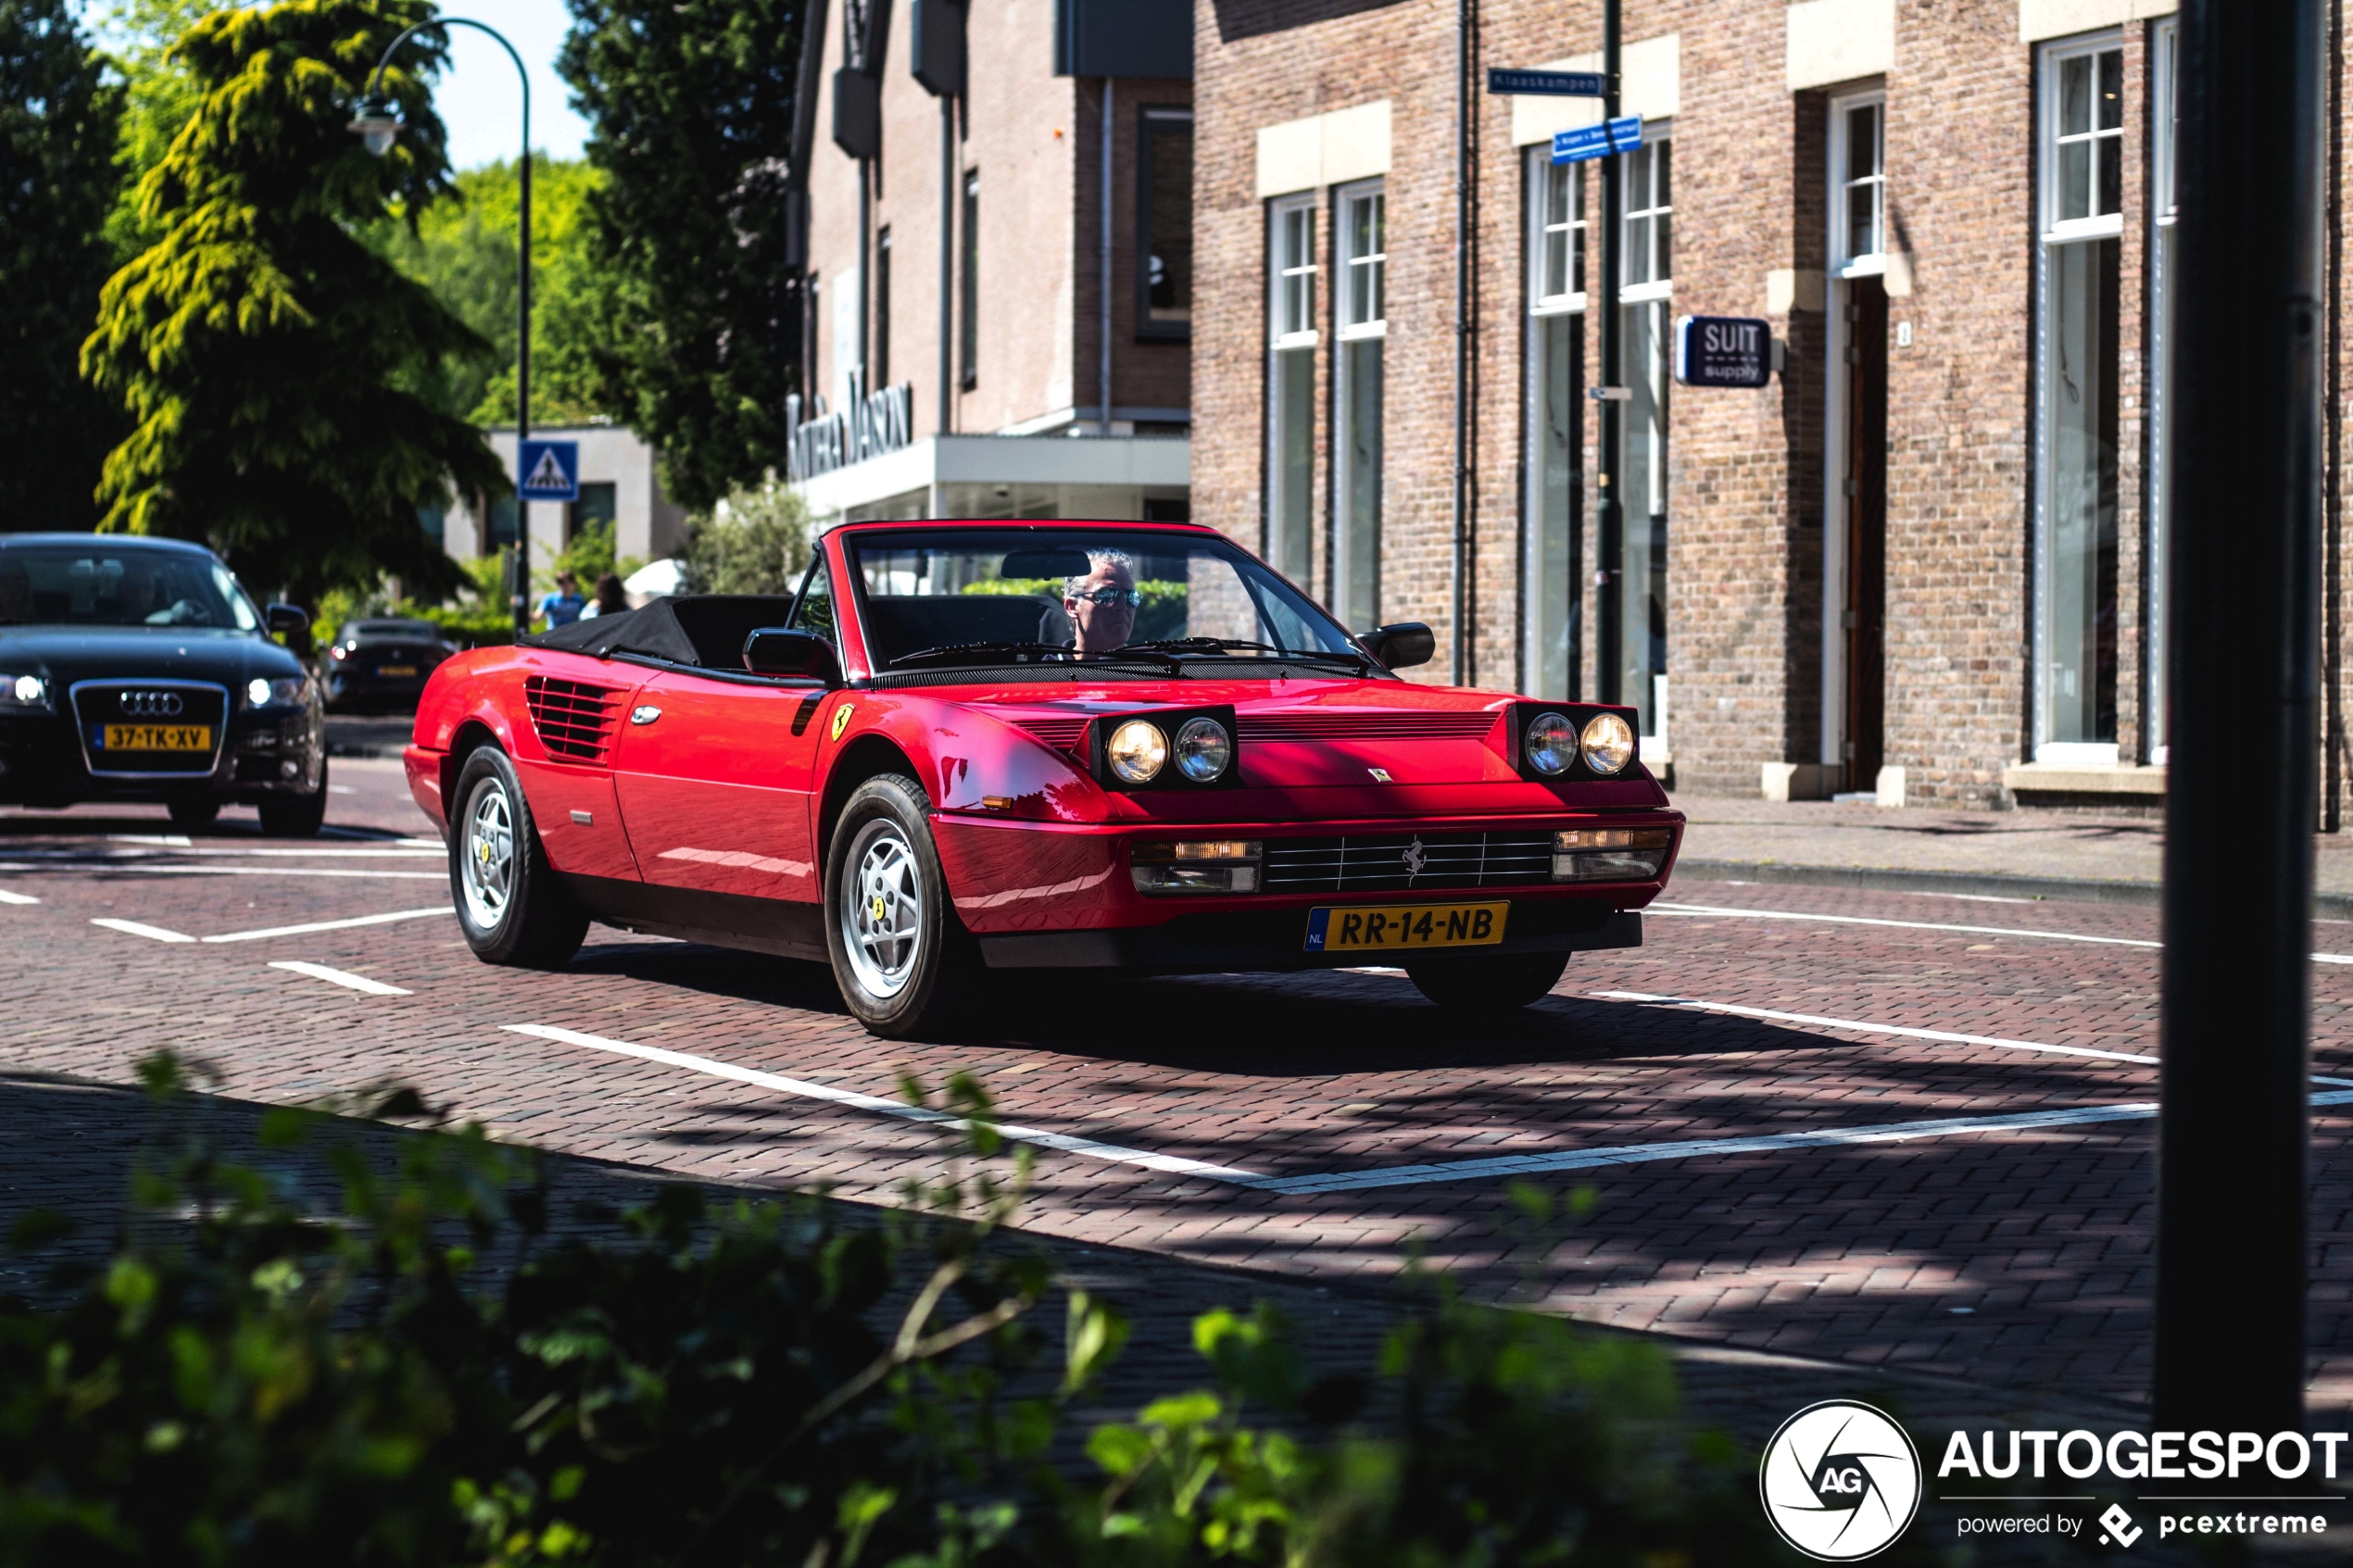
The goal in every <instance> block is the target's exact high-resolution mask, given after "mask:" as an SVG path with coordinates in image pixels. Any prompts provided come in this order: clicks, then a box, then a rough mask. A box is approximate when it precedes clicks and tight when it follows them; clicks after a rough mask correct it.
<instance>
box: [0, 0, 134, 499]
mask: <svg viewBox="0 0 2353 1568" xmlns="http://www.w3.org/2000/svg"><path fill="white" fill-rule="evenodd" d="M121 115H122V94H121V91H120V89H119V88H118V87H115V86H112V85H109V84H108V82H107V80H106V70H105V62H104V60H103V58H102V57H101V56H100V55H99V54H98V52H97V51H96V50H94V49H93V48H92V47H91V46H90V44H89V43H88V42H87V41H86V40H85V39H84V38H83V37H82V31H81V30H80V29H79V28H78V27H76V26H75V25H74V19H73V13H72V10H71V8H70V7H69V5H68V4H67V0H0V365H5V366H6V367H7V370H6V374H4V375H0V529H28V528H71V529H83V528H88V527H90V526H91V525H92V524H93V523H94V522H95V521H97V518H98V510H97V506H96V504H95V502H94V499H93V497H94V493H95V492H96V489H97V485H98V466H99V463H100V462H101V461H102V460H103V459H104V458H105V456H106V451H107V447H108V446H110V445H113V444H114V441H115V439H116V437H117V436H119V435H120V432H121V424H122V421H121V420H120V417H118V416H116V415H115V414H114V412H113V411H112V410H111V409H110V408H107V405H106V403H105V402H104V401H103V400H102V399H100V398H99V397H97V396H96V395H94V393H93V392H92V391H91V389H90V388H89V387H88V386H86V385H84V384H83V383H82V380H81V377H80V376H79V374H77V372H76V370H75V366H74V354H75V350H76V348H77V347H78V346H79V345H80V344H81V342H82V338H83V336H84V335H86V334H87V333H88V332H89V331H90V327H91V324H92V323H93V322H94V321H95V320H97V316H98V291H99V289H100V288H101V287H102V286H104V284H105V283H106V281H107V272H108V270H110V268H111V257H110V256H109V253H108V251H107V243H106V238H105V234H104V229H105V224H106V220H107V209H108V208H109V207H111V206H112V204H113V200H114V188H115V172H114V151H115V137H116V133H117V129H118V126H119V124H120V119H121Z"/></svg>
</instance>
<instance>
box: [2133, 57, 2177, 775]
mask: <svg viewBox="0 0 2353 1568" xmlns="http://www.w3.org/2000/svg"><path fill="white" fill-rule="evenodd" d="M2149 43H2150V49H2149V70H2150V75H2151V77H2152V78H2153V80H2152V82H2151V83H2150V87H2151V90H2152V102H2151V107H2152V109H2153V111H2154V112H2153V113H2152V114H2151V115H2150V117H2149V119H2150V128H2151V130H2152V131H2154V132H2155V133H2156V134H2155V138H2154V140H2155V142H2156V147H2155V152H2156V169H2155V174H2156V178H2155V180H2154V182H2153V183H2154V187H2155V188H2154V191H2153V193H2152V199H2151V200H2150V202H2149V221H2150V226H2151V232H2150V234H2149V395H2148V486H2149V490H2148V544H2147V551H2146V554H2147V560H2148V570H2147V572H2146V574H2145V576H2146V581H2147V583H2148V600H2147V603H2148V615H2147V623H2148V645H2147V646H2148V654H2147V658H2146V659H2145V663H2146V666H2147V669H2148V681H2147V684H2146V688H2145V689H2146V690H2147V692H2148V700H2147V702H2145V704H2143V709H2144V711H2145V714H2146V715H2147V717H2146V719H2145V721H2144V723H2143V726H2142V728H2143V732H2144V734H2145V737H2146V738H2145V741H2144V743H2143V744H2145V746H2147V747H2148V759H2149V760H2150V761H2152V762H2163V761H2164V760H2165V759H2166V756H2167V750H2168V747H2167V736H2168V730H2167V723H2166V717H2167V716H2166V685H2165V639H2166V634H2167V627H2166V618H2165V593H2166V576H2165V553H2166V551H2167V549H2168V548H2170V547H2171V529H2170V527H2169V524H2170V523H2171V521H2172V515H2173V508H2172V505H2171V496H2170V495H2169V494H2168V492H2169V491H2170V490H2171V487H2172V483H2173V295H2174V288H2173V277H2174V267H2175V266H2176V259H2175V258H2176V257H2177V256H2178V255H2179V252H2178V251H2177V250H2176V249H2175V246H2174V220H2175V219H2176V218H2178V217H2179V216H2180V215H2181V213H2180V207H2179V206H2178V205H2177V203H2176V200H2175V195H2174V191H2175V184H2174V171H2175V169H2176V168H2177V166H2178V164H2179V160H2180V157H2181V100H2180V97H2179V95H2178V93H2177V87H2178V85H2179V82H2180V76H2179V65H2178V61H2179V56H2180V52H2181V46H2182V32H2181V27H2180V25H2179V24H2178V23H2177V22H2175V21H2174V20H2172V19H2171V18H2169V19H2166V20H2164V21H2161V22H2159V23H2158V24H2157V28H2156V30H2155V31H2154V32H2153V33H2152V34H2151V36H2150V39H2149Z"/></svg>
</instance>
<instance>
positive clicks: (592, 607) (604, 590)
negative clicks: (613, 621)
mask: <svg viewBox="0 0 2353 1568" xmlns="http://www.w3.org/2000/svg"><path fill="white" fill-rule="evenodd" d="M627 608H629V590H628V589H626V588H623V586H622V585H621V577H620V574H619V573H617V572H611V571H608V572H606V573H605V574H604V575H603V576H602V577H599V578H598V579H597V596H596V597H595V598H594V599H592V600H590V601H589V604H588V608H586V609H585V610H582V611H581V612H580V614H581V619H582V620H584V621H586V620H589V619H592V618H594V617H596V616H599V615H619V614H620V613H621V612H622V611H623V610H624V609H627Z"/></svg>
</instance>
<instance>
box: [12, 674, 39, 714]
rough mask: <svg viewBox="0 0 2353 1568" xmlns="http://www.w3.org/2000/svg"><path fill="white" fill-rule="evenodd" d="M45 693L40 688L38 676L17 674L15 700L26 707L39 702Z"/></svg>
mask: <svg viewBox="0 0 2353 1568" xmlns="http://www.w3.org/2000/svg"><path fill="white" fill-rule="evenodd" d="M45 695H46V694H45V693H44V691H43V690H42V689H41V677H40V676H38V675H19V676H18V677H17V700H18V701H19V702H21V703H23V704H24V705H25V706H26V707H27V708H30V707H31V706H32V705H33V704H34V703H37V702H39V701H40V700H41V699H42V697H43V696H45Z"/></svg>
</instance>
